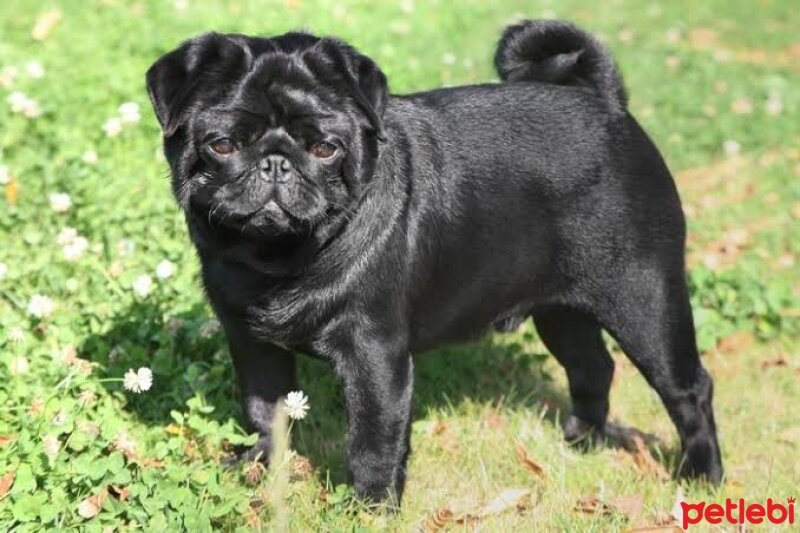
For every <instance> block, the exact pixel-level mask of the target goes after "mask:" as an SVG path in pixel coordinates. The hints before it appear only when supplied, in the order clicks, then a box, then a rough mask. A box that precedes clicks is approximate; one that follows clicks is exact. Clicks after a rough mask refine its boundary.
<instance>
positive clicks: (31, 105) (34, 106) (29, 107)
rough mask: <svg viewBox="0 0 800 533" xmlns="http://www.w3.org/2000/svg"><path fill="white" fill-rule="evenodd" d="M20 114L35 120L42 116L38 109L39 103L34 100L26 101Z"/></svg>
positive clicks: (40, 110)
mask: <svg viewBox="0 0 800 533" xmlns="http://www.w3.org/2000/svg"><path fill="white" fill-rule="evenodd" d="M22 114H23V115H24V116H25V117H27V118H36V117H38V116H39V115H41V114H42V109H41V108H40V107H39V102H37V101H36V100H28V101H27V102H26V103H25V108H24V109H23V110H22Z"/></svg>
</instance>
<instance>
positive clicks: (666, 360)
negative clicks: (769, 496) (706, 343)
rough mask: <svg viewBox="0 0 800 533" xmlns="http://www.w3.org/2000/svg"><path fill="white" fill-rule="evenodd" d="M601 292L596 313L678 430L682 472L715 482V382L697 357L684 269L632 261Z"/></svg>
mask: <svg viewBox="0 0 800 533" xmlns="http://www.w3.org/2000/svg"><path fill="white" fill-rule="evenodd" d="M603 292H604V294H603V295H602V296H600V297H598V298H597V299H596V306H597V313H598V319H599V321H600V322H601V323H602V325H603V327H604V328H605V329H606V330H608V332H609V333H611V334H612V335H613V336H614V338H616V340H617V342H618V343H619V345H620V347H621V348H622V350H623V351H624V352H625V354H626V355H627V356H628V357H629V358H630V360H631V361H632V362H633V364H634V365H635V366H636V367H637V368H638V369H639V371H640V372H641V373H642V374H643V375H644V377H645V379H646V380H647V382H648V383H649V384H650V386H652V387H653V389H655V391H656V392H657V393H658V395H659V396H660V397H661V400H662V401H663V403H664V406H665V407H666V409H667V412H668V413H669V416H670V418H671V419H672V421H673V423H674V424H675V426H676V427H677V429H678V433H679V435H680V439H681V444H682V448H683V459H682V463H681V474H683V475H687V476H691V477H703V478H706V479H708V480H709V481H711V482H713V483H719V482H720V480H721V478H722V460H721V458H720V448H719V444H718V442H717V432H716V425H715V422H714V411H713V408H712V405H711V400H712V394H713V384H712V382H711V378H710V377H709V375H708V373H707V372H706V370H705V369H704V368H703V366H702V365H701V363H700V357H699V354H698V350H697V345H696V342H695V331H694V324H693V321H692V310H691V306H690V303H689V294H688V290H687V287H686V281H685V277H684V274H683V269H682V268H676V269H672V270H669V269H665V268H660V267H658V266H654V265H649V266H644V265H641V264H637V263H636V262H635V261H632V262H629V263H627V264H626V265H625V266H624V267H623V268H622V272H620V273H619V277H618V278H617V282H616V283H614V284H613V286H611V287H606V288H605V289H604V290H603Z"/></svg>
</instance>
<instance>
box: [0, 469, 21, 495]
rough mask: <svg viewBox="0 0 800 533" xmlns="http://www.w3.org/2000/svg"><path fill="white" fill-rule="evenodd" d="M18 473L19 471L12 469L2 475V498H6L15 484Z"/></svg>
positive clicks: (0, 484) (0, 487) (0, 485)
mask: <svg viewBox="0 0 800 533" xmlns="http://www.w3.org/2000/svg"><path fill="white" fill-rule="evenodd" d="M16 475H17V473H16V472H14V471H12V472H6V473H5V474H3V475H2V476H0V500H2V499H3V498H5V497H6V495H7V494H8V492H9V491H10V490H11V487H12V486H14V476H16Z"/></svg>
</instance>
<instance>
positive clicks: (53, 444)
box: [42, 435, 61, 462]
mask: <svg viewBox="0 0 800 533" xmlns="http://www.w3.org/2000/svg"><path fill="white" fill-rule="evenodd" d="M42 449H43V450H44V454H45V455H46V456H47V459H49V460H50V461H51V462H52V461H55V459H56V457H58V452H59V451H60V450H61V443H60V442H59V441H58V438H56V437H55V436H54V435H46V436H45V437H44V438H43V439H42Z"/></svg>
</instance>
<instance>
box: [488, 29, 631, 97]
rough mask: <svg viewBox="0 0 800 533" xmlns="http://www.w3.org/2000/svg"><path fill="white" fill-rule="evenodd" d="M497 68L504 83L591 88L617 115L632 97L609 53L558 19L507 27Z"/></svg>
mask: <svg viewBox="0 0 800 533" xmlns="http://www.w3.org/2000/svg"><path fill="white" fill-rule="evenodd" d="M494 63H495V67H496V68H497V73H498V74H499V76H500V79H501V80H503V81H536V82H543V83H554V84H556V85H574V86H582V87H589V88H591V89H593V90H594V91H595V92H597V93H598V94H599V95H600V97H602V98H603V100H604V101H605V102H606V103H607V106H608V107H609V109H610V110H611V111H613V112H619V113H623V112H624V111H625V109H626V108H627V105H628V95H627V94H626V93H625V86H624V85H623V83H622V76H621V75H620V73H619V71H618V70H617V66H616V65H615V64H614V60H613V59H612V57H611V54H610V53H609V51H608V49H607V48H606V47H605V46H603V45H602V44H601V43H600V42H599V41H598V40H597V39H595V38H594V37H592V36H591V35H589V34H588V33H586V32H585V31H583V30H581V29H579V28H577V27H576V26H574V25H572V24H570V23H568V22H563V21H557V20H525V21H522V22H520V23H518V24H514V25H512V26H509V27H508V28H506V30H505V31H504V32H503V37H502V38H501V39H500V42H499V43H498V46H497V53H496V54H495V58H494Z"/></svg>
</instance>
